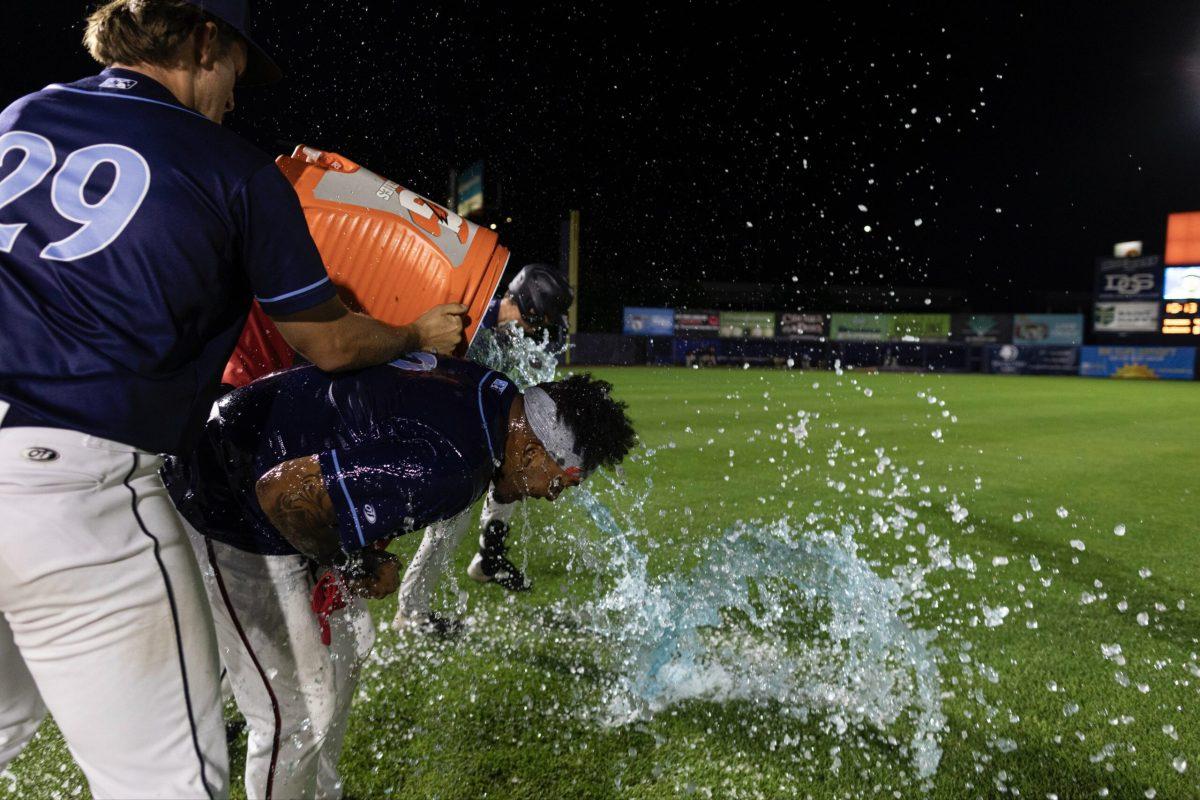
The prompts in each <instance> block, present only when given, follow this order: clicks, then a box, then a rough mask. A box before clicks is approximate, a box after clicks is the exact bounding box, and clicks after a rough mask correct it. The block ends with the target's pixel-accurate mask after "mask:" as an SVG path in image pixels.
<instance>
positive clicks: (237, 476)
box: [166, 353, 634, 798]
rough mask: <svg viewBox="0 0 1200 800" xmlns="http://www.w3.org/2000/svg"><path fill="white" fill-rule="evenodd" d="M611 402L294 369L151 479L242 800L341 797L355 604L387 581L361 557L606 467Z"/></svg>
mask: <svg viewBox="0 0 1200 800" xmlns="http://www.w3.org/2000/svg"><path fill="white" fill-rule="evenodd" d="M610 388H611V387H610V386H609V385H608V384H607V383H604V382H603V381H597V380H593V379H592V378H590V377H588V376H582V375H580V376H573V377H571V378H568V379H566V380H563V381H557V382H553V383H544V384H540V385H539V386H536V387H533V388H530V389H529V390H527V391H526V392H525V393H524V395H522V394H521V393H520V392H518V391H517V389H516V387H515V386H514V385H513V383H512V382H511V381H510V380H509V379H508V378H507V377H506V376H505V375H503V374H501V373H498V372H495V371H493V370H490V369H488V368H487V367H483V366H480V365H478V364H475V363H473V362H470V361H464V360H459V359H451V358H442V359H438V358H436V357H434V356H432V355H429V354H424V353H421V354H415V355H414V356H411V357H408V358H405V359H402V360H398V361H395V362H393V363H391V364H387V365H384V366H380V367H372V368H370V369H365V370H361V371H358V372H353V373H343V374H338V375H330V374H327V373H324V372H322V371H320V370H318V369H316V368H314V367H311V366H305V367H298V368H296V369H292V370H288V371H285V372H280V373H276V374H274V375H270V376H267V377H265V378H261V379H259V380H257V381H255V382H253V383H251V384H249V385H247V386H245V387H243V388H241V389H238V390H236V391H234V392H232V393H231V394H229V395H227V396H226V397H224V398H223V399H222V400H221V401H220V402H219V403H218V404H217V405H216V406H215V407H214V412H213V414H212V416H211V417H210V419H209V421H208V425H207V427H206V430H205V435H204V437H203V439H202V441H201V444H200V446H199V447H197V448H196V449H195V451H194V452H193V453H192V454H191V455H190V456H189V457H188V458H187V459H181V460H179V461H177V462H175V463H173V464H171V465H170V466H169V468H168V470H167V476H166V477H167V483H168V485H169V487H170V490H171V494H172V497H173V498H175V500H176V503H177V505H178V506H179V508H180V510H181V511H182V512H183V515H184V516H185V517H186V518H187V519H188V520H189V521H190V522H191V524H192V525H193V526H194V527H195V529H196V530H195V531H193V532H192V537H193V543H194V546H195V548H196V550H197V553H198V554H199V556H200V559H201V562H202V564H204V565H206V569H205V570H204V571H205V584H206V588H207V590H208V596H209V599H210V601H211V603H212V606H213V616H214V618H215V620H216V626H217V639H218V641H219V644H220V648H221V654H222V658H223V660H224V662H225V665H226V667H227V668H228V670H229V674H230V680H231V684H232V687H233V691H234V695H235V697H236V699H237V703H238V706H239V708H240V709H241V711H242V713H243V715H244V716H245V717H246V721H247V725H248V727H249V729H250V730H249V745H248V753H247V759H246V790H247V794H248V796H249V797H252V798H257V797H267V796H272V795H273V796H276V797H313V796H315V797H337V796H339V794H340V785H339V782H338V777H337V771H336V766H337V760H338V754H339V751H340V748H341V743H342V735H343V732H344V729H345V724H346V719H347V715H348V712H349V707H350V700H351V697H352V695H353V692H354V687H355V683H356V681H357V675H358V663H359V661H360V660H361V657H362V656H364V655H365V654H366V652H367V651H368V650H369V648H370V646H371V643H372V642H371V640H372V633H373V628H372V626H371V624H370V621H369V618H368V617H367V612H366V609H365V607H364V606H363V604H362V603H361V601H359V600H358V599H356V598H355V597H354V596H353V595H358V596H360V597H361V596H366V597H381V596H384V595H385V594H388V593H390V592H392V591H395V589H396V587H397V585H398V582H399V580H398V563H397V560H396V558H395V557H394V556H392V555H391V554H389V553H387V552H386V551H383V550H382V549H377V547H376V546H375V545H377V544H379V543H386V542H387V541H388V540H390V539H391V538H392V537H394V536H397V535H399V534H403V533H407V532H409V531H412V530H416V529H419V528H422V527H424V526H426V525H429V524H431V523H434V522H436V521H438V520H443V519H448V518H450V517H452V516H454V515H456V514H460V513H461V512H463V511H464V510H466V509H469V508H470V507H471V505H472V504H473V503H474V502H475V501H476V500H478V499H479V497H480V496H482V495H483V493H484V491H485V490H486V489H487V487H488V486H489V484H491V485H493V486H494V489H493V491H494V494H495V496H496V497H497V499H498V500H500V501H502V502H514V501H516V500H519V499H521V498H524V497H540V498H545V499H548V500H554V499H555V498H557V497H558V496H559V494H560V493H561V492H563V491H564V490H565V489H567V488H568V487H571V486H574V485H576V484H578V483H579V482H580V481H581V480H582V479H583V478H584V476H586V475H587V474H588V473H590V472H591V471H592V470H594V469H596V468H597V467H599V466H611V465H615V464H616V463H618V462H619V461H621V460H622V459H623V458H624V456H625V454H626V453H627V452H628V450H629V449H630V447H632V445H633V441H634V432H633V429H632V427H631V426H630V424H629V421H628V419H627V418H626V416H625V412H624V406H623V404H621V403H619V402H618V401H616V400H614V399H613V398H612V397H610V395H609V390H610ZM343 588H346V589H348V590H349V592H350V595H349V596H348V595H347V594H343V593H342V591H341V590H342V589H343ZM343 605H348V606H349V607H348V608H347V609H346V610H345V613H334V612H337V611H338V610H339V609H340V608H341V607H342V606H343ZM326 626H328V627H326ZM323 639H324V643H323V641H322V640H323Z"/></svg>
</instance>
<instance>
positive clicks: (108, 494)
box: [0, 0, 465, 798]
mask: <svg viewBox="0 0 1200 800" xmlns="http://www.w3.org/2000/svg"><path fill="white" fill-rule="evenodd" d="M10 16H11V15H10ZM19 16H20V15H17V16H16V17H12V18H11V19H8V20H6V23H7V27H6V31H8V32H9V33H10V34H11V35H10V39H13V38H19V32H18V33H15V34H14V33H12V32H13V31H14V30H15V29H16V28H17V27H19V25H20V24H21V20H20V19H19ZM246 19H247V4H246V0H111V1H110V2H106V3H103V4H102V5H100V7H99V8H97V9H96V11H95V12H94V13H93V14H92V16H91V18H90V19H89V22H88V28H87V34H86V37H85V41H86V44H87V46H88V49H89V51H90V53H91V54H92V56H93V57H94V58H95V59H96V60H98V61H100V62H101V63H103V64H105V65H106V67H107V68H106V69H105V70H104V71H103V72H101V73H100V74H99V75H95V76H93V77H90V78H85V79H83V80H80V81H76V82H75V83H71V84H66V85H58V84H53V85H51V86H48V87H46V88H45V89H43V90H42V91H40V92H36V93H34V94H32V95H29V96H28V97H24V98H21V99H20V100H17V101H16V102H15V103H13V104H12V105H10V106H9V107H8V108H6V109H4V110H3V112H0V186H2V187H3V188H2V189H0V341H2V342H3V345H2V346H0V613H2V616H0V770H2V769H3V768H4V767H5V766H7V764H8V763H9V762H10V761H12V760H13V759H14V758H16V756H17V754H18V753H20V751H21V749H22V748H23V747H24V745H25V744H26V743H27V742H28V741H29V739H30V738H31V737H32V736H33V734H34V732H35V730H36V729H37V726H38V724H39V722H40V721H41V719H42V717H43V716H44V715H45V712H46V709H47V708H49V710H50V712H51V713H53V715H54V718H55V721H56V722H57V723H58V726H59V728H60V729H61V730H62V732H63V735H64V736H65V738H66V740H67V743H68V744H69V746H70V749H71V753H72V755H73V756H74V757H75V759H76V760H77V761H78V762H79V765H80V766H81V767H82V769H83V772H84V774H85V775H86V776H87V780H88V783H89V785H90V788H91V791H92V794H93V796H95V797H98V798H105V797H119V798H134V797H158V798H164V797H170V798H185V797H186V798H193V797H210V798H212V797H223V796H225V795H226V794H227V792H228V764H227V755H226V743H225V735H224V728H223V725H222V720H221V709H220V702H219V693H218V683H217V676H218V663H219V662H218V658H217V648H216V640H215V634H214V630H213V623H212V618H211V613H210V611H209V608H208V602H207V598H206V597H205V595H204V590H203V588H202V584H201V580H200V574H199V571H198V570H197V568H196V561H195V558H194V556H193V554H192V551H191V548H190V547H189V545H188V543H187V539H186V534H185V532H184V527H183V522H182V520H181V519H180V518H179V516H178V514H177V512H176V511H175V509H174V507H173V506H172V504H171V502H170V499H169V498H168V496H167V492H166V489H165V487H164V486H163V484H162V481H161V479H160V478H159V475H158V472H159V465H160V463H161V458H160V456H159V454H160V453H179V452H184V451H186V450H188V449H189V448H190V447H191V446H192V443H193V441H194V439H195V436H196V434H197V433H198V432H199V430H200V428H201V427H202V426H203V424H204V420H205V418H206V417H207V415H208V410H209V408H210V407H211V406H212V401H213V398H214V396H215V394H216V392H217V387H218V382H219V379H220V376H221V371H222V370H223V369H224V367H225V363H226V360H227V359H228V358H229V355H230V353H231V352H232V351H233V347H234V344H235V343H236V341H237V338H238V335H239V333H240V332H241V330H242V326H243V324H244V322H245V319H246V315H247V312H248V311H249V308H250V303H251V298H252V297H254V296H257V297H258V299H259V302H260V303H261V305H262V307H263V309H264V310H265V311H266V312H267V314H269V315H270V316H271V317H272V318H274V319H276V320H277V321H279V323H280V324H279V329H280V332H281V333H282V335H283V337H284V339H286V340H287V341H288V342H289V343H290V344H291V345H292V346H293V347H294V348H295V349H296V350H298V351H299V352H300V353H302V354H304V355H305V356H306V357H307V358H308V359H309V360H310V361H312V362H314V363H316V364H319V365H321V366H322V367H324V368H326V369H344V368H353V367H362V366H367V365H369V364H378V363H381V362H386V361H388V360H390V359H392V358H395V357H396V356H397V355H399V354H400V353H403V352H407V351H409V350H414V349H422V348H424V347H438V348H445V349H449V348H451V347H453V346H454V345H455V344H456V343H457V342H459V341H460V340H461V329H462V320H461V319H460V318H459V317H457V316H455V313H456V312H457V313H461V312H462V311H463V310H465V309H464V308H463V307H461V306H450V307H443V308H441V309H439V310H437V311H436V312H435V313H434V314H433V315H432V316H431V317H429V318H427V319H425V320H424V321H423V322H422V323H421V324H419V325H416V326H414V327H412V328H408V329H393V328H389V327H387V326H384V325H381V324H380V323H378V322H375V321H374V320H370V319H368V318H366V317H363V316H361V315H356V314H351V313H349V312H348V311H347V309H346V308H345V306H343V305H342V303H341V302H340V301H339V300H338V299H337V296H336V294H335V292H334V290H333V287H332V286H331V285H330V283H329V279H328V277H327V276H326V274H325V268H324V266H323V265H322V263H321V259H320V256H319V254H318V252H317V248H316V246H315V245H314V244H313V241H312V239H311V238H310V237H309V234H308V229H307V226H306V225H305V222H304V216H303V213H302V212H301V210H300V204H299V202H298V200H297V198H296V195H295V193H294V192H293V191H292V188H291V186H290V185H289V184H288V182H287V180H286V179H285V178H284V177H283V176H282V175H281V174H280V172H279V170H278V169H277V168H276V167H275V164H274V163H273V160H272V159H271V157H270V156H268V155H267V154H266V153H263V152H261V151H260V150H258V149H256V148H255V147H253V146H251V145H250V144H249V143H248V142H246V141H244V140H242V139H241V138H239V137H238V136H237V135H236V134H234V133H232V132H230V131H227V130H225V129H224V128H222V127H221V125H220V123H221V121H222V119H223V118H224V116H225V114H226V113H227V112H229V111H230V110H231V109H232V108H233V103H234V88H235V84H236V83H238V82H239V80H241V81H249V82H267V81H269V80H271V79H272V78H275V77H278V75H279V69H278V68H277V67H276V66H275V65H274V64H273V63H272V62H271V60H270V59H269V58H268V57H267V56H266V55H265V54H264V53H263V52H262V51H261V50H260V49H259V48H258V47H257V46H256V45H254V44H253V42H252V41H250V39H249V38H248V36H247V29H246Z"/></svg>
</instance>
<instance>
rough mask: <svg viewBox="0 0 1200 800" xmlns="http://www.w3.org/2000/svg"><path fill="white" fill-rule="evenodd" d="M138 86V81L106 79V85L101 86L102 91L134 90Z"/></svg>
mask: <svg viewBox="0 0 1200 800" xmlns="http://www.w3.org/2000/svg"><path fill="white" fill-rule="evenodd" d="M135 86H137V81H135V80H132V79H130V78H106V79H105V80H104V83H102V84H100V88H101V89H132V88H133V87H135Z"/></svg>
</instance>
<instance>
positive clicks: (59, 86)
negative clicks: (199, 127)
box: [46, 83, 212, 122]
mask: <svg viewBox="0 0 1200 800" xmlns="http://www.w3.org/2000/svg"><path fill="white" fill-rule="evenodd" d="M46 88H47V89H53V90H55V91H57V92H71V93H72V94H86V95H88V96H89V97H111V98H114V99H117V100H136V101H137V102H139V103H152V104H154V105H156V106H163V107H164V108H173V109H175V110H176V111H183V112H185V113H188V114H191V115H192V116H193V117H199V118H200V119H203V120H208V121H209V122H212V120H210V119H208V117H206V116H204V115H203V114H201V113H199V112H197V111H192V110H191V109H190V108H185V107H184V106H177V105H175V104H174V103H164V102H163V101H162V100H152V99H151V98H149V97H138V96H137V95H134V94H109V93H108V92H89V91H88V90H87V89H73V88H71V87H70V86H63V85H62V84H61V83H52V84H50V85H49V86H47V87H46Z"/></svg>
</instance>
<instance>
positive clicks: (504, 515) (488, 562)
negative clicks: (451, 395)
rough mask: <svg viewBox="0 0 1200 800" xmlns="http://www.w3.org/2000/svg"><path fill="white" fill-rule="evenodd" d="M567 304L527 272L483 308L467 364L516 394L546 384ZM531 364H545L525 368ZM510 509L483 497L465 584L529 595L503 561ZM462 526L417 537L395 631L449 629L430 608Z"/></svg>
mask: <svg viewBox="0 0 1200 800" xmlns="http://www.w3.org/2000/svg"><path fill="white" fill-rule="evenodd" d="M574 297H575V295H574V292H573V291H572V290H571V286H570V284H569V283H567V279H566V276H565V275H563V273H562V271H561V270H558V269H556V268H554V267H552V266H550V265H547V264H527V265H526V266H524V267H522V269H521V271H520V272H519V273H517V275H516V277H514V278H513V279H512V281H510V282H509V284H508V287H507V290H506V291H505V293H504V296H503V297H501V298H499V299H496V300H493V301H492V303H491V305H490V306H489V307H488V311H487V314H486V315H484V318H483V320H482V322H481V330H480V332H479V334H478V335H477V336H476V338H475V341H474V342H473V343H472V344H471V348H470V350H468V351H467V358H470V359H471V360H473V361H476V362H478V363H481V364H485V365H487V366H489V367H491V368H493V369H496V370H499V371H501V372H504V373H506V374H507V375H508V376H509V377H510V378H511V379H512V380H514V381H515V382H516V383H517V385H518V388H522V389H523V388H525V386H526V385H528V384H532V383H534V382H536V381H537V377H535V375H540V376H543V377H553V375H554V366H555V363H556V362H555V353H556V351H558V350H561V347H562V343H563V340H564V339H565V337H566V332H567V310H568V309H569V308H570V307H571V302H572V301H573V300H574ZM517 329H520V332H518V330H517ZM543 342H544V345H543V344H542V343H543ZM531 356H532V358H533V359H534V360H536V359H541V360H543V361H545V362H546V363H543V364H531V363H529V361H530V359H531ZM516 508H517V504H516V503H502V502H499V501H498V500H497V499H496V497H495V494H494V493H493V492H490V491H489V492H488V493H487V498H486V500H485V501H484V504H483V511H482V513H481V515H480V519H479V527H480V531H479V551H478V552H477V553H476V554H475V557H474V558H473V559H472V560H471V563H470V566H469V567H468V568H467V574H468V575H470V577H471V578H472V579H473V580H476V581H478V582H480V583H488V582H495V583H496V584H497V585H499V586H503V587H504V588H506V589H509V590H512V591H524V590H526V589H529V588H530V582H529V580H528V579H527V578H526V577H525V575H524V574H523V573H522V572H521V570H520V569H518V568H517V566H516V565H515V564H513V563H512V562H511V561H510V560H509V559H508V557H507V555H506V548H505V540H506V539H507V538H508V534H509V520H510V519H512V515H513V513H514V512H515V511H516ZM470 519H471V515H470V513H463V514H461V515H459V516H456V517H453V518H451V519H448V520H443V521H442V522H439V523H437V524H435V525H432V526H430V527H429V528H428V529H427V530H426V531H425V534H424V536H423V537H422V539H421V546H420V547H419V548H418V549H417V552H416V553H415V554H414V555H413V560H412V563H411V564H409V566H408V570H407V571H405V573H404V579H403V581H402V582H401V584H400V594H399V603H398V606H397V611H396V617H395V619H394V620H393V622H392V624H393V625H394V626H395V627H396V628H398V629H403V628H407V627H414V628H415V629H416V630H418V631H421V632H427V633H447V632H449V631H451V630H452V629H454V628H455V627H456V623H455V622H454V621H451V620H448V619H446V618H444V617H441V616H440V615H437V614H434V613H433V612H432V611H431V608H430V602H431V599H432V596H433V590H434V586H435V585H436V584H437V581H438V578H440V577H441V575H442V572H443V571H444V570H445V569H446V566H447V564H448V562H449V559H450V556H451V555H452V554H453V553H454V551H455V550H456V549H457V548H458V545H459V543H460V542H461V541H462V538H463V536H464V535H465V534H466V532H467V528H468V526H469V525H470Z"/></svg>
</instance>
